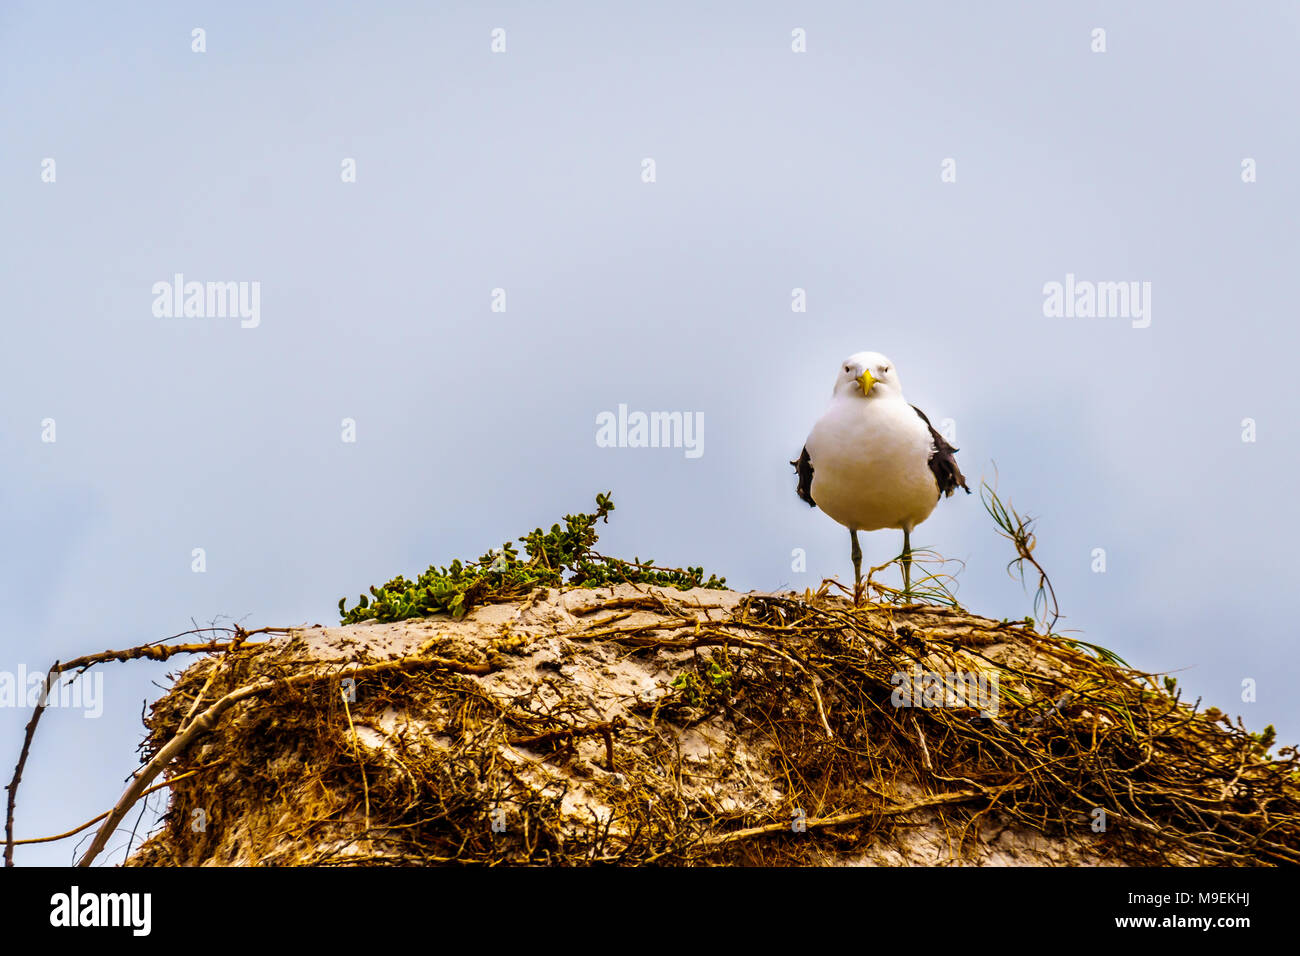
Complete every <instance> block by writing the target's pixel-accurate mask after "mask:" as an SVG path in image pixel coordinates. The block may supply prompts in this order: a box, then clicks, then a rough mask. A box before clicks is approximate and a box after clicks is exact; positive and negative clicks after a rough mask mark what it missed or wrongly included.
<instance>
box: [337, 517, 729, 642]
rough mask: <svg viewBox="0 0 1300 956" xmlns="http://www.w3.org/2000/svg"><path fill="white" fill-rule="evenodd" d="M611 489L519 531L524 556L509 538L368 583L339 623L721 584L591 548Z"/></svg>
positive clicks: (695, 571) (697, 573)
mask: <svg viewBox="0 0 1300 956" xmlns="http://www.w3.org/2000/svg"><path fill="white" fill-rule="evenodd" d="M611 494H612V492H610V493H606V494H603V495H600V494H598V495H596V510H595V511H593V512H590V513H585V514H577V515H565V516H564V525H563V527H561V526H560V525H559V524H553V525H551V530H550V531H543V530H542V529H541V528H536V529H534V530H533V531H530V532H529V533H528V534H526V535H524V536H523V537H521V538H520V539H519V541H520V542H521V543H522V544H523V545H524V555H523V556H521V555H520V552H519V549H518V548H517V547H515V545H514V544H512V543H511V542H506V543H505V544H503V545H502V546H501V548H500V549H494V550H492V551H489V552H488V553H487V554H485V555H483V556H482V557H480V558H479V559H478V560H477V561H460V560H459V559H458V560H455V561H452V562H451V564H449V565H447V566H446V567H437V566H430V567H429V569H428V570H427V571H425V572H424V573H423V574H421V575H420V576H419V577H418V578H416V579H415V580H414V581H410V580H407V579H406V578H405V577H403V576H402V575H398V576H397V577H395V578H393V579H392V580H391V581H389V582H388V583H387V584H385V585H384V586H383V587H380V588H376V587H371V588H370V595H369V596H367V595H365V594H362V595H361V598H360V600H359V601H358V603H357V604H356V606H354V607H352V608H350V609H349V608H348V607H347V598H340V599H339V617H340V618H341V619H342V622H343V623H344V624H356V623H358V622H359V621H399V620H403V619H405V618H410V617H425V616H427V615H430V614H450V615H452V616H453V617H463V616H464V615H465V614H466V613H467V612H468V611H469V610H470V609H471V608H473V607H475V606H476V605H480V604H486V603H489V602H492V601H500V600H510V599H512V598H516V597H522V596H523V595H525V594H528V593H529V592H531V591H533V590H534V589H535V588H539V587H558V586H560V585H562V584H567V585H571V586H573V587H598V586H602V585H610V584H622V583H624V582H629V583H634V584H653V585H659V586H662V587H675V588H679V589H681V590H689V589H690V588H695V587H703V588H713V589H718V590H721V589H723V588H725V587H726V583H727V580H726V578H720V577H718V576H717V575H716V574H711V575H709V577H708V580H705V578H704V569H703V568H702V567H699V568H696V567H687V568H661V567H656V566H655V564H654V561H653V560H646V561H642V560H641V559H640V558H633V560H632V561H624V560H622V559H621V558H610V557H606V556H605V555H602V554H599V553H598V552H596V551H595V550H594V545H595V543H596V541H597V539H598V537H599V535H598V534H597V533H596V523H597V522H598V521H604V522H606V523H608V522H609V513H610V512H611V511H613V510H614V502H613V499H612V498H611V497H610V495H611ZM566 574H567V577H566Z"/></svg>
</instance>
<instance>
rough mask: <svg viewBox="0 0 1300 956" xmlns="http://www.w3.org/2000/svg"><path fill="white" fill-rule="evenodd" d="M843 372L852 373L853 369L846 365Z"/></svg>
mask: <svg viewBox="0 0 1300 956" xmlns="http://www.w3.org/2000/svg"><path fill="white" fill-rule="evenodd" d="M844 371H846V372H852V371H853V369H851V368H849V367H848V366H847V365H846V366H844Z"/></svg>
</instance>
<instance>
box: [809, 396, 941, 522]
mask: <svg viewBox="0 0 1300 956" xmlns="http://www.w3.org/2000/svg"><path fill="white" fill-rule="evenodd" d="M807 449H808V457H809V460H810V462H811V464H812V468H813V480H812V496H813V500H815V501H816V502H817V506H818V507H819V508H821V509H822V511H824V512H826V513H827V514H828V515H830V516H831V517H832V518H834V519H835V520H836V521H838V522H839V523H840V524H842V525H845V526H846V527H849V528H853V529H856V530H858V531H876V530H879V529H881V528H902V529H906V530H908V531H910V530H911V529H912V528H914V527H915V526H916V525H918V524H920V523H921V522H922V521H924V520H925V519H926V518H928V517H929V516H930V512H932V511H933V510H934V506H935V505H936V504H937V503H938V501H939V486H938V484H937V483H936V481H935V478H934V473H933V472H932V471H931V470H930V463H929V462H930V454H931V452H932V450H933V445H932V442H931V438H930V429H929V428H928V427H927V426H926V424H925V422H923V421H921V416H919V415H918V414H917V413H916V410H915V409H914V408H912V406H910V405H908V404H907V402H905V401H903V400H902V399H886V398H879V399H874V398H873V399H865V400H864V399H862V398H859V397H854V396H848V397H840V398H836V399H834V400H833V401H832V402H831V405H830V408H828V409H827V410H826V414H824V415H823V416H822V417H821V418H820V419H819V420H818V421H817V424H815V425H814V426H813V430H812V433H811V434H809V436H808V442H807Z"/></svg>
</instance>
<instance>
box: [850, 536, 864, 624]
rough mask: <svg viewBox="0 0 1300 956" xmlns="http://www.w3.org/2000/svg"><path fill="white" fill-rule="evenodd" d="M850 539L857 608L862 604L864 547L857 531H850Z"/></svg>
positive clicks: (854, 601)
mask: <svg viewBox="0 0 1300 956" xmlns="http://www.w3.org/2000/svg"><path fill="white" fill-rule="evenodd" d="M849 537H850V538H852V539H853V606H854V607H857V606H858V605H859V604H861V603H862V545H860V544H858V532H857V530H856V529H853V528H850V529H849Z"/></svg>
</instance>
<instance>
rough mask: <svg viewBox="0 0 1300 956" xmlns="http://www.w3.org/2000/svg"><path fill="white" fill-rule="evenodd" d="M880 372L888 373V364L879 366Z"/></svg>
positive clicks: (882, 373)
mask: <svg viewBox="0 0 1300 956" xmlns="http://www.w3.org/2000/svg"><path fill="white" fill-rule="evenodd" d="M880 374H881V375H888V374H889V366H888V365H882V366H880Z"/></svg>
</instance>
